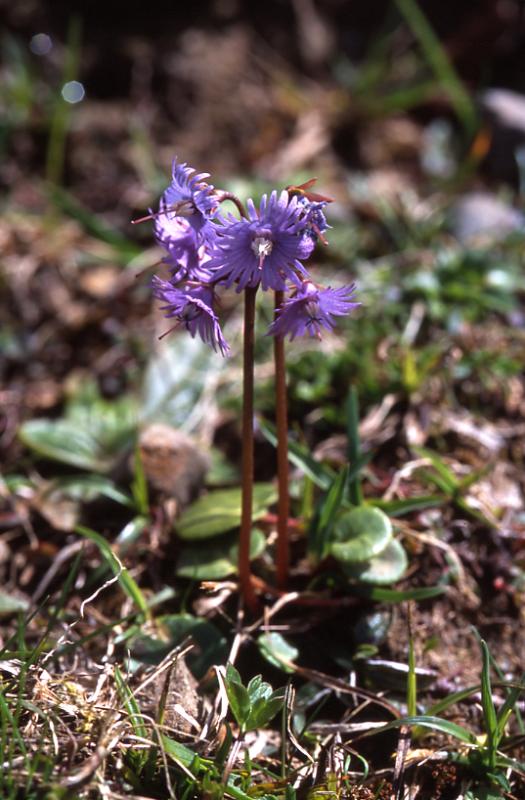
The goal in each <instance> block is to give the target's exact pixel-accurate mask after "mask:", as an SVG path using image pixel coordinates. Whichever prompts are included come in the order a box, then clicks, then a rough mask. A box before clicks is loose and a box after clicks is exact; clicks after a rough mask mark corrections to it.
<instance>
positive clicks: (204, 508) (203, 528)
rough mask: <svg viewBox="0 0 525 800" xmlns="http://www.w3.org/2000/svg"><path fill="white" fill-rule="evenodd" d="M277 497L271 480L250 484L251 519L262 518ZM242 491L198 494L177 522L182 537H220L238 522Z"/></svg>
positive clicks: (225, 490)
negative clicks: (251, 485)
mask: <svg viewBox="0 0 525 800" xmlns="http://www.w3.org/2000/svg"><path fill="white" fill-rule="evenodd" d="M276 499H277V492H276V490H275V488H274V487H273V485H272V484H270V483H256V484H255V485H254V487H253V512H252V519H254V520H256V519H259V518H260V517H263V516H264V515H265V514H266V512H267V509H268V507H269V506H270V505H272V503H275V501H276ZM241 503H242V494H241V490H240V489H221V490H218V491H214V492H208V494H206V495H204V496H203V497H200V498H199V499H198V500H197V501H196V502H195V503H192V505H191V506H190V507H189V508H188V509H187V510H186V511H185V512H184V513H183V514H182V515H181V517H180V519H179V520H178V521H177V533H178V535H179V536H180V538H181V539H186V540H197V539H208V538H210V537H212V536H219V535H220V534H221V533H225V532H226V531H231V530H232V528H237V527H239V525H240V524H241Z"/></svg>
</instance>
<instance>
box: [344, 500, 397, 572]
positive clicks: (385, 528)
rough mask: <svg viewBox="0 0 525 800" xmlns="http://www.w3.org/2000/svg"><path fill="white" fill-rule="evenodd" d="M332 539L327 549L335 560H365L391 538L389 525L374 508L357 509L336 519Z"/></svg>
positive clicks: (374, 554) (351, 562)
mask: <svg viewBox="0 0 525 800" xmlns="http://www.w3.org/2000/svg"><path fill="white" fill-rule="evenodd" d="M333 536H334V540H335V541H333V542H332V543H331V545H330V548H329V550H330V553H331V554H332V555H333V556H334V558H337V560H338V561H342V562H344V563H346V564H353V563H355V562H356V561H358V562H359V561H361V562H362V561H369V560H370V559H371V558H373V557H374V556H377V555H379V553H381V552H382V551H383V550H384V549H385V547H386V546H387V544H388V543H389V541H390V540H391V539H392V524H391V522H390V520H389V519H388V517H387V516H386V514H383V512H382V511H380V510H379V509H378V508H367V507H366V506H360V507H359V508H354V509H353V510H352V511H348V512H347V513H346V514H343V516H342V517H340V518H339V519H338V520H337V522H336V524H335V527H334V533H333Z"/></svg>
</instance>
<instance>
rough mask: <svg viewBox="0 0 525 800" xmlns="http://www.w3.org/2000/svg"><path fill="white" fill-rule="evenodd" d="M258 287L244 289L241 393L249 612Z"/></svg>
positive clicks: (242, 552)
mask: <svg viewBox="0 0 525 800" xmlns="http://www.w3.org/2000/svg"><path fill="white" fill-rule="evenodd" d="M256 294H257V288H248V289H245V292H244V354H243V396H242V513H241V533H240V540H239V583H240V590H241V596H242V597H243V599H244V601H245V602H246V605H247V606H248V608H249V609H250V611H255V610H256V609H257V597H256V595H255V590H254V588H253V583H252V576H251V572H250V539H251V532H252V496H253V362H254V339H255V337H254V327H255V295H256Z"/></svg>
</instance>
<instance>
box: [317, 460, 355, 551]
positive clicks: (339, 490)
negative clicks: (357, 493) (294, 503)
mask: <svg viewBox="0 0 525 800" xmlns="http://www.w3.org/2000/svg"><path fill="white" fill-rule="evenodd" d="M347 481H348V467H345V468H344V469H343V470H341V472H340V473H339V474H338V475H337V477H336V478H335V479H334V481H333V482H332V485H331V486H330V489H329V491H328V493H327V494H326V495H325V497H323V499H322V500H321V502H320V503H319V506H318V508H317V510H316V513H315V516H314V518H313V520H312V523H311V525H310V529H309V531H308V540H309V548H308V549H309V551H310V552H311V555H312V557H314V558H317V559H321V558H323V557H324V556H325V555H326V550H327V547H328V542H329V541H330V535H331V533H332V529H333V526H334V525H335V521H336V518H337V513H338V511H339V509H340V507H341V503H342V502H343V498H344V494H345V488H346V484H347Z"/></svg>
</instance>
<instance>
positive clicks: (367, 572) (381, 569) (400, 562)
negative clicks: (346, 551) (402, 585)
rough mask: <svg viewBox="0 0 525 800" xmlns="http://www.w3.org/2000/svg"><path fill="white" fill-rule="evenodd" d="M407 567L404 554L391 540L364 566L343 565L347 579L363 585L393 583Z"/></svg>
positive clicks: (394, 541)
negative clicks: (353, 579)
mask: <svg viewBox="0 0 525 800" xmlns="http://www.w3.org/2000/svg"><path fill="white" fill-rule="evenodd" d="M407 565H408V560H407V556H406V553H405V551H404V549H403V547H402V545H400V544H399V542H398V541H397V540H396V539H392V541H390V542H389V543H388V544H387V546H386V547H385V549H384V550H383V552H382V553H380V554H379V555H378V556H375V557H374V558H371V559H370V561H367V562H366V563H364V564H343V565H342V566H343V570H344V572H345V574H346V575H348V577H349V578H355V579H356V580H359V581H362V582H364V583H377V584H380V585H381V584H388V583H395V582H396V581H398V580H399V579H400V578H401V577H402V576H403V574H404V572H405V570H406V568H407Z"/></svg>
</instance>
